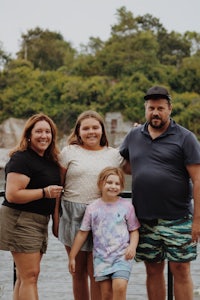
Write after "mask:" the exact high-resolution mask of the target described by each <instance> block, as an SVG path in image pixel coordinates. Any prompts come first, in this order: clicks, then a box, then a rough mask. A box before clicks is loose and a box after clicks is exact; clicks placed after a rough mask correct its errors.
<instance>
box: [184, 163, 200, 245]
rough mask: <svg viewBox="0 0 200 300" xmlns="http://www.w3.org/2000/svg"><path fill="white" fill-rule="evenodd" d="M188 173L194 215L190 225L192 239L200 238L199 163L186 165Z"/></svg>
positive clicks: (195, 240) (194, 240) (196, 240)
mask: <svg viewBox="0 0 200 300" xmlns="http://www.w3.org/2000/svg"><path fill="white" fill-rule="evenodd" d="M187 170H188V173H189V175H190V177H191V179H192V183H193V198H194V216H193V225H192V241H193V242H198V240H199V238H200V165H188V166H187Z"/></svg>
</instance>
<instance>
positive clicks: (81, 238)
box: [68, 230, 90, 275]
mask: <svg viewBox="0 0 200 300" xmlns="http://www.w3.org/2000/svg"><path fill="white" fill-rule="evenodd" d="M89 232H90V231H82V230H79V231H78V233H77V235H76V237H75V239H74V242H73V245H72V248H71V251H70V254H69V264H68V268H69V272H70V273H71V274H72V275H73V273H75V264H76V262H75V258H76V255H77V254H78V252H79V250H80V249H81V247H82V246H83V244H84V242H85V241H86V239H87V237H88V234H89Z"/></svg>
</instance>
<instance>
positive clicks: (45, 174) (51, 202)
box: [2, 149, 61, 216]
mask: <svg viewBox="0 0 200 300" xmlns="http://www.w3.org/2000/svg"><path fill="white" fill-rule="evenodd" d="M11 172H15V173H19V174H24V175H26V176H27V177H29V178H30V182H29V184H28V185H27V187H26V188H27V189H38V188H44V187H46V186H48V185H60V184H61V179H60V169H59V166H58V165H57V164H56V163H55V162H53V161H50V160H48V159H47V158H45V157H42V156H39V155H38V154H37V153H36V152H35V151H33V150H32V149H28V150H25V151H23V152H22V151H18V152H16V153H15V154H14V155H13V156H12V157H11V158H10V160H9V162H8V163H7V165H6V167H5V175H6V177H7V174H8V173H11ZM41 194H42V192H41ZM2 205H5V206H8V207H11V208H14V209H19V210H22V211H29V212H33V213H37V214H41V215H46V216H47V215H50V214H52V213H53V211H54V208H55V199H53V198H52V199H49V198H41V199H39V200H34V201H31V202H28V203H25V204H15V203H10V202H8V201H7V200H6V199H5V200H4V202H3V203H2Z"/></svg>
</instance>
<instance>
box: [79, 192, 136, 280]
mask: <svg viewBox="0 0 200 300" xmlns="http://www.w3.org/2000/svg"><path fill="white" fill-rule="evenodd" d="M139 226H140V224H139V221H138V219H137V217H136V215H135V210H134V207H133V205H132V203H131V202H130V201H129V200H126V199H122V198H121V197H119V198H118V200H117V201H116V202H113V203H112V202H109V203H108V202H104V201H103V200H102V199H97V200H96V201H94V202H93V203H92V204H90V205H88V206H87V208H86V211H85V215H84V218H83V221H82V224H81V228H80V229H81V230H82V231H89V230H92V233H93V243H94V248H93V255H94V276H95V277H96V276H104V275H108V274H111V273H113V272H116V271H119V270H126V271H129V272H130V271H131V268H132V265H133V259H131V260H126V259H125V256H124V254H125V249H126V248H127V246H128V245H129V231H133V230H136V229H137V228H139Z"/></svg>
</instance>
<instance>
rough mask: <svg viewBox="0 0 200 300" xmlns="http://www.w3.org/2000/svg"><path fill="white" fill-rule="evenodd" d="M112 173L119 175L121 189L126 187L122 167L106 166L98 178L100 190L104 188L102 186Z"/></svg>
mask: <svg viewBox="0 0 200 300" xmlns="http://www.w3.org/2000/svg"><path fill="white" fill-rule="evenodd" d="M110 175H117V176H118V177H119V181H120V186H121V189H122V190H123V189H124V185H125V178H124V173H123V171H122V169H120V168H116V167H106V168H105V169H103V170H102V171H101V172H100V174H99V176H98V180H97V186H98V188H99V190H100V191H101V190H102V187H103V185H104V183H105V181H106V180H107V178H108V176H110Z"/></svg>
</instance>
